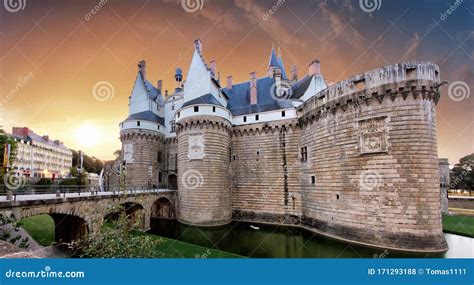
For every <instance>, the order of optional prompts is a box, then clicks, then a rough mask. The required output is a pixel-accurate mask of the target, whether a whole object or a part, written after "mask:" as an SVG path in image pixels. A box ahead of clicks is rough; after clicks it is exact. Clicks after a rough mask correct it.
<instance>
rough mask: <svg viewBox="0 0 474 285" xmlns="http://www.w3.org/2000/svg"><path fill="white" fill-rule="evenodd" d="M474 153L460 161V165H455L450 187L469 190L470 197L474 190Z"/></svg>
mask: <svg viewBox="0 0 474 285" xmlns="http://www.w3.org/2000/svg"><path fill="white" fill-rule="evenodd" d="M473 166H474V153H471V154H469V155H466V156H464V157H462V158H461V159H460V160H459V163H457V164H456V165H454V167H453V169H452V170H451V174H450V180H451V184H450V185H449V188H450V189H464V190H469V195H471V194H472V190H474V169H473Z"/></svg>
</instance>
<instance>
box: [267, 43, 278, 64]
mask: <svg viewBox="0 0 474 285" xmlns="http://www.w3.org/2000/svg"><path fill="white" fill-rule="evenodd" d="M268 66H280V62H279V61H278V57H277V55H276V52H275V49H274V48H273V47H272V52H271V53H270V60H269V61H268Z"/></svg>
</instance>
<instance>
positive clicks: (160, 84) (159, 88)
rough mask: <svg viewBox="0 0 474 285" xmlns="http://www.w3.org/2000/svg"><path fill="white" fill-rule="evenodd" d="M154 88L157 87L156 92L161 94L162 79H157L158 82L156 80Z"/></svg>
mask: <svg viewBox="0 0 474 285" xmlns="http://www.w3.org/2000/svg"><path fill="white" fill-rule="evenodd" d="M156 89H158V93H160V94H161V90H163V80H161V79H160V80H158V82H156Z"/></svg>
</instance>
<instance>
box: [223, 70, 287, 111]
mask: <svg viewBox="0 0 474 285" xmlns="http://www.w3.org/2000/svg"><path fill="white" fill-rule="evenodd" d="M274 83H275V80H274V79H273V77H262V78H259V79H257V104H256V105H251V104H250V82H249V81H246V82H242V83H239V84H235V85H233V86H232V89H230V90H229V89H227V88H223V89H222V91H223V92H225V93H226V94H227V95H228V96H229V103H228V106H227V108H228V109H229V110H230V111H231V113H232V114H233V115H234V116H239V115H245V114H252V113H260V112H267V111H272V110H278V109H287V108H292V107H293V106H292V104H291V101H290V100H276V99H274V98H273V97H272V95H271V92H272V85H273V84H274Z"/></svg>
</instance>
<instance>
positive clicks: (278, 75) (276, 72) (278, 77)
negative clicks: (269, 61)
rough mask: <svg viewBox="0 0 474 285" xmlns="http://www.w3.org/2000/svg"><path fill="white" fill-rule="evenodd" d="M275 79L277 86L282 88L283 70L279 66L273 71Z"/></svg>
mask: <svg viewBox="0 0 474 285" xmlns="http://www.w3.org/2000/svg"><path fill="white" fill-rule="evenodd" d="M273 78H274V79H275V83H276V85H277V86H280V85H281V79H282V74H281V69H280V68H279V67H278V66H275V68H274V69H273Z"/></svg>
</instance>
